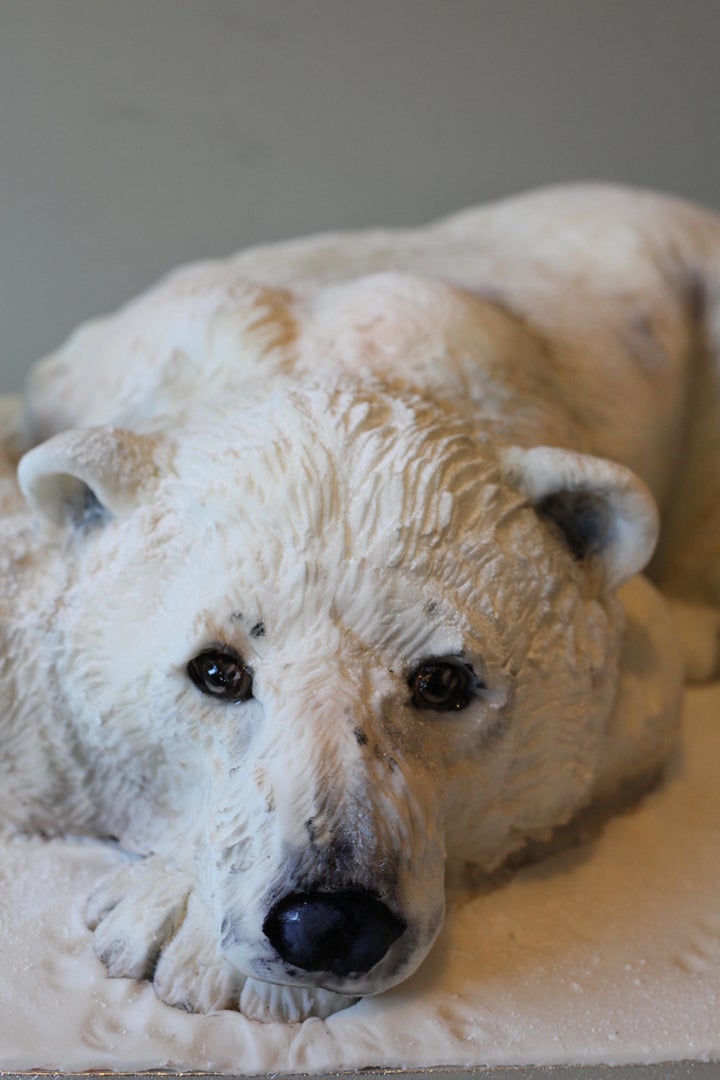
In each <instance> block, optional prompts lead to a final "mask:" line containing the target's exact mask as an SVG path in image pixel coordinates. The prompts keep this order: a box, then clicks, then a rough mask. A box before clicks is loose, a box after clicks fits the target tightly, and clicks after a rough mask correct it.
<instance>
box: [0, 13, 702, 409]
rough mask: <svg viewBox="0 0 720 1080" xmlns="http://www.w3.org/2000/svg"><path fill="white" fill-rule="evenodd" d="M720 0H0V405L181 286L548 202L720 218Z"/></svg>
mask: <svg viewBox="0 0 720 1080" xmlns="http://www.w3.org/2000/svg"><path fill="white" fill-rule="evenodd" d="M719 46H720V0H0V238H1V243H0V327H1V333H2V337H1V339H0V392H2V391H9V390H16V389H19V388H20V386H21V385H22V380H23V377H24V373H25V372H26V370H27V368H28V366H29V364H30V363H31V362H32V360H33V359H35V358H36V357H38V356H41V355H42V354H43V353H44V352H46V351H48V350H49V349H51V348H53V347H54V346H56V345H57V344H58V343H59V342H60V341H61V340H62V339H63V337H64V336H65V335H66V334H67V333H68V332H69V331H70V329H71V328H72V327H73V326H74V325H75V324H76V323H77V322H79V321H80V320H82V319H84V318H86V317H88V316H90V315H92V314H96V313H98V312H101V311H104V310H108V309H111V308H113V307H115V306H117V305H118V304H119V303H121V302H122V301H123V300H125V299H126V298H127V297H129V296H131V295H132V294H133V293H135V292H137V291H139V290H140V289H141V288H143V287H144V286H145V285H147V284H148V283H149V282H151V281H152V280H153V279H154V278H155V277H157V276H158V275H160V274H161V273H163V272H164V271H165V270H167V269H168V268H170V267H171V266H173V265H174V264H176V263H178V262H181V261H187V260H190V259H195V258H199V257H203V256H209V255H221V254H225V253H228V252H230V251H232V250H234V249H237V248H239V247H242V246H243V245H246V244H249V243H253V242H257V241H260V240H269V239H275V238H280V237H283V236H289V235H297V234H302V233H306V232H312V231H317V230H321V229H329V228H334V227H345V226H363V225H378V224H398V225H403V224H410V223H414V222H421V221H424V220H427V219H430V218H433V217H435V216H437V215H440V214H443V213H445V212H448V211H450V210H453V209H456V208H458V207H460V206H463V205H467V204H470V203H474V202H480V201H483V200H487V199H491V198H493V197H496V196H499V195H503V194H506V193H510V192H514V191H518V190H521V189H523V188H526V187H531V186H533V185H537V184H542V183H547V182H549V181H553V180H560V179H570V178H602V177H604V178H608V179H614V180H621V181H626V182H631V183H639V184H645V185H650V186H653V187H657V188H664V189H666V190H669V191H673V192H677V193H679V194H683V195H686V196H689V197H690V198H693V199H696V200H699V201H702V202H705V203H706V204H709V205H711V206H714V207H717V208H720V47H719Z"/></svg>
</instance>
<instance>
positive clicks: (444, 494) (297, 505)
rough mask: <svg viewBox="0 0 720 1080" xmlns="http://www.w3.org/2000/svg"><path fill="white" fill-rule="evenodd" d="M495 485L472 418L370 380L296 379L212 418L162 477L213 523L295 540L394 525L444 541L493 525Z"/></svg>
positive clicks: (492, 462)
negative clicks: (481, 524) (481, 522)
mask: <svg viewBox="0 0 720 1080" xmlns="http://www.w3.org/2000/svg"><path fill="white" fill-rule="evenodd" d="M503 487H504V486H503V485H502V484H501V481H500V477H499V471H498V467H497V462H496V458H495V454H494V451H493V449H492V447H491V445H490V444H489V442H488V441H487V440H485V439H483V437H482V435H481V434H480V433H479V432H478V431H476V430H475V428H474V427H473V425H472V424H471V422H470V421H469V420H467V419H466V418H463V417H459V416H457V415H455V414H452V413H451V412H449V411H446V410H445V409H444V408H443V407H442V406H441V405H438V404H437V403H436V402H433V401H431V400H429V399H425V398H423V397H422V396H420V395H417V394H414V393H413V392H409V391H403V389H402V388H398V387H388V386H387V385H385V384H382V383H379V382H375V381H373V380H368V382H367V384H366V385H365V386H363V387H362V388H358V387H357V385H354V386H352V387H346V386H345V385H343V383H342V380H340V381H339V382H338V383H336V384H335V385H334V386H330V387H328V386H320V385H316V386H307V385H303V386H302V387H298V388H295V389H293V390H290V391H289V392H287V391H286V392H284V393H281V394H278V395H277V396H270V397H269V398H268V400H266V401H263V402H261V403H258V404H256V405H254V406H252V407H249V408H246V409H245V410H243V411H242V412H239V413H234V414H233V413H227V414H225V415H218V416H216V417H215V423H214V425H213V427H212V428H206V429H204V430H200V431H194V432H192V433H190V434H189V435H188V436H187V437H184V438H183V439H182V441H181V442H180V444H179V446H178V448H177V452H176V455H175V459H174V472H173V476H172V477H171V478H169V481H168V493H170V489H172V496H171V497H172V498H174V499H175V500H176V501H177V502H179V503H189V504H192V505H193V506H194V507H195V508H196V509H197V508H199V509H201V511H202V514H203V515H204V516H205V517H206V518H207V520H208V521H212V522H213V523H214V525H216V524H219V523H223V524H227V525H228V526H230V525H231V524H232V523H234V522H240V521H243V522H251V523H252V527H253V529H254V531H255V533H257V534H259V533H264V532H267V533H271V534H273V535H275V536H277V537H278V538H282V539H283V542H285V543H288V544H290V545H291V546H293V547H295V546H297V545H298V544H300V545H301V546H303V545H305V544H306V543H308V542H309V541H310V540H311V539H312V538H313V537H315V538H318V539H322V538H327V536H328V535H329V533H330V532H332V531H333V529H338V528H341V529H343V530H345V531H346V532H347V530H350V533H349V536H350V537H352V538H355V539H356V540H357V541H358V542H360V541H361V540H362V541H364V542H367V541H369V540H370V538H371V537H373V536H376V537H377V538H379V537H380V536H382V537H385V538H386V539H389V538H390V537H391V536H392V535H393V532H397V530H402V531H403V532H405V533H407V532H411V533H413V534H414V535H416V536H417V537H418V538H419V537H426V538H430V537H433V538H435V539H436V540H437V539H438V538H440V537H446V538H450V537H451V536H453V535H455V534H457V533H458V531H465V530H466V529H467V528H469V527H472V526H473V525H474V524H476V519H477V517H478V515H480V516H481V517H482V518H484V519H485V520H490V519H491V518H492V514H493V509H492V507H493V506H494V505H495V504H499V502H501V501H503V499H502V498H501V496H500V494H499V492H500V489H501V488H503ZM504 491H505V499H504V501H505V502H507V501H511V502H513V501H514V502H517V501H519V500H518V499H517V498H516V497H514V495H513V493H511V492H510V491H509V490H508V489H507V488H504ZM483 493H484V494H483Z"/></svg>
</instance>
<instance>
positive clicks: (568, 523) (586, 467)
mask: <svg viewBox="0 0 720 1080" xmlns="http://www.w3.org/2000/svg"><path fill="white" fill-rule="evenodd" d="M500 464H501V468H502V470H503V472H504V474H505V478H506V480H507V481H508V482H509V483H510V484H511V486H512V487H514V488H515V489H516V490H518V491H520V492H522V493H523V494H524V495H526V496H527V497H528V499H529V500H530V502H531V503H532V504H533V506H534V507H535V510H536V511H537V513H538V514H539V515H540V517H542V518H544V519H546V520H547V521H550V522H552V523H553V525H554V526H555V527H556V528H557V529H559V530H560V531H561V532H562V535H563V539H564V541H565V543H566V544H567V546H568V548H569V549H570V551H571V552H572V554H573V555H574V556H575V558H576V559H578V560H581V559H588V560H589V559H592V560H593V561H594V562H598V563H599V564H600V565H601V566H602V569H603V573H604V583H605V587H606V588H607V589H615V588H617V587H618V586H619V585H621V584H622V583H623V582H624V581H626V580H627V579H628V578H630V577H632V576H633V574H637V573H639V572H640V571H641V570H642V569H643V568H644V567H645V566H646V564H647V563H648V561H649V559H650V557H651V555H652V553H653V550H654V548H655V544H656V542H657V536H658V512H657V507H656V505H655V500H654V499H653V497H652V495H651V494H650V491H649V490H648V488H647V487H646V486H645V484H644V483H643V482H642V481H641V480H640V479H639V478H638V477H637V476H636V475H635V473H633V472H631V471H630V469H626V468H624V467H623V466H622V465H615V464H614V463H613V462H611V461H606V460H605V459H603V458H596V457H592V456H590V455H588V454H577V453H574V452H572V451H570V450H561V449H559V448H557V447H552V446H536V447H532V448H531V449H522V448H520V447H515V446H513V447H508V448H506V449H505V450H504V451H502V452H501V454H500Z"/></svg>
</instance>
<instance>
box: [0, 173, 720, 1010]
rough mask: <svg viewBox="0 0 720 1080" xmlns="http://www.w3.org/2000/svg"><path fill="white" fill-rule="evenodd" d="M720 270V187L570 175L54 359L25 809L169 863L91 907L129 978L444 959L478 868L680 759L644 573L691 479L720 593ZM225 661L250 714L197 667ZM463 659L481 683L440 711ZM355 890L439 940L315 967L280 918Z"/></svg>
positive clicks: (6, 703) (699, 546)
mask: <svg viewBox="0 0 720 1080" xmlns="http://www.w3.org/2000/svg"><path fill="white" fill-rule="evenodd" d="M719 266H720V225H719V224H718V221H717V220H716V219H714V218H713V217H711V216H710V215H706V214H704V213H703V212H702V211H699V210H697V209H695V208H692V207H688V206H686V205H684V204H681V203H678V202H675V201H673V200H669V199H663V198H662V197H660V196H654V195H649V194H642V193H630V192H625V191H621V190H616V189H611V188H602V187H596V188H568V189H558V190H555V191H550V192H542V193H539V194H537V195H530V196H527V197H524V198H521V199H516V200H509V201H508V202H506V203H501V204H499V205H498V206H496V207H490V208H487V209H482V210H477V211H468V212H466V213H465V214H461V215H459V216H457V217H455V218H451V219H449V220H448V221H446V222H442V223H440V224H438V225H435V226H431V227H430V228H428V229H426V230H418V231H416V232H411V233H390V232H386V233H369V234H357V235H352V234H350V235H347V236H342V235H339V236H331V237H321V238H314V239H310V240H306V241H299V242H293V243H291V244H287V245H277V246H275V247H273V248H266V249H257V250H255V251H252V252H248V253H246V254H242V255H240V256H237V257H236V258H235V259H232V260H229V261H228V262H227V263H218V264H203V265H200V266H197V267H190V268H187V269H184V270H182V271H179V272H177V273H176V274H174V275H173V276H172V277H170V278H169V279H168V280H167V281H166V282H164V283H162V284H161V285H159V286H158V287H157V288H156V289H154V290H152V291H151V292H149V293H148V294H146V295H145V296H144V297H141V298H140V299H139V300H138V301H136V302H135V303H134V304H131V305H129V306H128V307H127V308H126V309H124V310H123V311H121V312H120V313H119V314H118V315H116V316H113V317H111V318H109V319H106V320H102V321H100V322H97V323H95V324H91V325H90V326H88V327H85V328H82V329H81V330H80V331H78V332H77V333H76V334H75V335H74V336H73V338H71V340H70V342H69V343H68V344H67V345H66V346H65V348H64V349H63V350H61V352H59V353H58V354H56V355H55V356H54V357H51V358H49V359H48V360H46V361H45V362H44V363H43V364H41V365H40V366H39V367H38V369H37V371H36V373H35V375H34V376H33V380H32V382H31V384H30V387H29V391H28V399H27V402H26V417H27V422H26V430H25V440H26V443H27V444H28V445H30V444H33V443H39V445H36V446H35V448H34V449H31V450H30V451H29V452H28V453H27V454H26V455H25V457H24V458H23V459H22V461H21V463H20V468H19V479H20V486H21V489H22V492H23V493H24V496H25V499H26V503H27V507H28V508H29V509H27V508H25V507H24V506H23V505H21V501H20V495H19V492H18V491H17V490H16V489H15V487H14V484H13V480H12V472H13V465H14V461H15V459H16V458H17V456H18V434H17V424H16V423H14V422H13V424H11V423H10V420H9V419H8V421H7V425H6V430H7V432H8V437H7V442H6V454H5V457H6V469H5V477H4V479H3V484H4V485H5V486H4V487H3V488H2V492H3V502H2V506H3V509H4V514H5V517H4V519H3V521H2V524H1V525H0V528H1V529H2V535H1V539H2V546H1V547H0V573H1V574H2V580H3V607H2V618H1V621H0V640H1V642H2V652H1V653H0V675H1V676H2V682H1V683H0V694H1V695H2V709H3V725H4V731H3V748H4V773H5V775H4V783H3V785H2V790H1V792H0V813H2V816H3V818H4V820H5V821H6V822H8V823H9V824H11V825H14V826H16V827H18V828H22V829H35V830H41V831H44V832H51V831H62V830H73V831H81V832H89V833H92V834H94V835H100V836H110V837H114V838H116V839H117V840H119V842H120V843H121V844H122V846H123V847H124V848H126V849H127V850H128V851H129V852H132V853H134V854H135V855H141V856H145V858H143V859H141V860H138V859H136V858H132V859H129V861H128V865H127V866H126V867H124V868H123V869H121V870H120V871H119V872H117V873H115V874H114V876H112V877H111V878H110V879H109V880H107V881H103V882H101V883H100V884H99V886H98V889H97V891H96V893H95V894H94V896H93V897H92V898H91V901H90V905H89V909H88V919H89V923H90V925H91V926H92V927H93V928H94V929H95V935H96V947H97V951H98V954H99V955H100V956H101V957H102V958H103V960H104V961H105V963H106V965H107V967H108V971H109V973H110V974H111V975H118V976H129V977H133V978H152V979H153V980H154V985H155V987H156V989H157V991H158V993H159V994H160V996H161V997H162V998H163V999H164V1000H166V1001H168V1002H169V1003H171V1004H174V1005H181V1006H183V1007H186V1008H190V1009H195V1010H203V1011H207V1010H211V1009H217V1008H226V1007H234V1008H238V1007H239V1008H240V1009H242V1011H244V1012H246V1013H247V1014H248V1015H251V1016H254V1017H256V1018H258V1019H270V1018H279V1019H284V1020H288V1021H290V1020H297V1019H300V1018H302V1017H303V1016H306V1015H312V1014H314V1015H328V1014H329V1013H330V1012H332V1011H334V1010H335V1009H337V1008H339V1007H342V1005H343V1004H345V1003H347V1002H348V1001H350V1000H352V999H353V998H354V997H357V996H358V995H363V994H373V993H378V992H380V991H382V990H383V989H385V988H387V987H389V986H391V985H393V984H394V983H396V982H398V981H400V980H402V979H403V978H405V977H406V975H407V974H409V972H411V971H412V970H414V969H415V968H416V967H417V965H418V964H419V963H420V962H421V960H422V958H423V957H424V956H425V955H426V953H427V952H428V950H429V949H430V948H431V946H432V943H433V940H434V938H435V936H436V934H437V931H438V929H439V927H440V925H441V922H442V918H443V910H444V873H445V866H446V862H447V860H449V861H450V864H451V865H452V866H454V867H461V866H463V865H464V864H467V863H470V864H475V865H478V866H480V867H481V868H483V869H484V870H490V869H492V868H493V867H495V866H497V865H498V864H500V863H501V862H502V861H504V860H505V859H506V858H507V857H508V856H509V855H511V854H512V853H513V852H516V851H518V850H520V849H522V848H523V847H524V846H525V845H526V844H527V843H528V842H529V841H536V840H539V841H543V840H546V839H547V838H549V836H550V835H551V834H552V832H553V830H555V829H557V828H558V827H559V826H562V825H564V824H566V823H567V822H568V821H570V820H571V818H572V817H573V816H574V815H575V814H576V813H577V812H578V811H579V810H580V809H582V808H583V807H585V806H587V805H588V804H589V803H590V802H591V801H592V800H593V799H612V798H613V797H616V796H617V795H618V794H619V793H620V792H622V791H623V790H625V789H629V788H637V787H638V785H640V784H642V783H644V782H647V780H648V779H649V778H651V777H652V776H653V775H654V774H655V773H656V771H657V770H658V768H659V767H660V765H661V763H662V761H663V760H664V758H665V756H666V754H667V752H668V750H669V748H670V746H671V744H672V740H673V737H674V733H675V728H676V723H677V715H678V705H679V695H680V685H681V672H680V663H679V659H678V654H677V648H676V644H675V637H674V633H673V630H672V628H671V624H670V621H669V616H668V615H667V613H666V609H665V606H664V604H663V602H662V600H661V599H660V597H659V595H658V593H657V592H656V591H655V590H654V589H653V587H652V586H651V585H650V584H649V583H648V582H647V581H645V580H644V579H639V578H637V577H635V576H634V575H636V574H638V573H639V572H640V571H641V570H642V569H643V568H644V566H645V565H646V564H647V562H648V560H649V559H650V557H651V555H652V552H653V547H654V545H655V541H656V536H657V528H658V515H657V509H656V501H657V502H659V504H660V510H661V514H662V519H663V523H662V529H661V544H660V549H659V554H658V556H657V559H656V563H655V567H656V576H657V577H658V580H659V581H660V583H661V585H666V586H667V587H668V588H669V589H670V590H671V591H673V592H674V593H675V594H677V596H678V597H681V598H683V599H684V600H687V601H691V602H697V601H698V599H699V598H702V599H704V600H709V601H710V603H711V604H715V605H717V604H718V602H720V565H719V563H718V559H717V554H718V549H719V542H720V539H719V536H718V528H717V526H718V514H720V509H718V507H720V498H718V495H720V492H719V491H718V488H720V481H719V480H718V479H717V476H718V474H719V473H720V470H718V468H717V465H718V462H720V438H718V436H717V435H716V431H717V430H718V423H717V420H718V405H719V404H720V402H718V396H717V389H716V388H717V386H718V377H719V372H718V356H717V347H716V344H717V337H718V336H719V335H718V324H719V323H720V319H719V318H718V316H717V314H716V311H717V304H718V295H719V292H720V290H719V287H718V281H719V280H720V271H719V269H718V268H719ZM698 386H701V387H702V388H703V393H702V394H701V395H700V396H698V393H697V388H698ZM7 415H8V416H9V415H10V414H9V412H8V413H7ZM42 440H47V441H42ZM713 453H715V457H713ZM692 552H695V557H692ZM688 553H690V554H688ZM678 566H679V567H680V569H678ZM625 582H627V584H625V585H624V583H625ZM621 586H622V587H621ZM618 589H619V591H618ZM717 625H718V624H717V620H716V621H713V620H712V618H710V617H709V619H708V627H709V632H710V633H711V636H712V645H711V646H708V644H707V642H706V641H703V643H702V644H701V645H698V647H697V648H695V649H694V653H693V655H694V656H695V657H697V658H698V659H697V662H696V663H695V666H694V669H693V670H694V671H695V673H696V674H699V675H701V676H703V677H708V676H711V675H712V674H713V673H714V670H715V667H716V663H717V651H716V632H717ZM209 649H221V650H223V651H224V652H227V651H228V650H232V651H233V653H234V654H236V655H238V656H240V657H242V660H243V661H244V663H245V665H246V666H247V669H248V670H249V672H250V673H251V675H252V696H251V697H249V698H248V700H245V701H241V702H238V703H226V702H222V701H219V700H216V699H213V698H212V697H210V696H208V695H207V694H203V693H201V692H200V691H199V689H198V688H197V686H195V685H194V684H193V683H192V681H191V680H190V678H189V677H188V663H189V662H190V661H191V660H192V659H193V657H196V656H198V655H199V654H201V653H202V652H203V651H204V650H209ZM447 658H451V660H452V662H453V663H456V664H461V665H464V667H465V668H466V669H468V670H471V672H472V675H473V689H472V693H471V695H470V699H469V700H468V701H467V702H463V703H462V705H463V707H459V708H457V709H455V708H451V709H448V710H447V711H435V710H433V709H430V708H427V707H423V705H422V702H419V701H418V700H417V698H416V696H415V694H414V692H413V690H412V688H411V686H410V685H409V683H412V681H413V677H414V676H413V673H415V672H417V671H418V670H419V669H420V668H422V666H423V665H426V664H428V663H429V662H434V661H445V660H446V659H447ZM352 890H355V891H357V892H362V893H363V895H366V894H367V895H369V894H372V896H374V897H375V898H376V899H377V900H378V901H379V902H381V903H382V904H383V905H384V906H385V908H386V909H387V910H389V911H390V912H391V913H392V914H393V916H394V917H396V918H397V919H399V920H401V922H402V924H403V926H404V929H403V932H402V933H401V934H400V935H399V937H398V938H397V940H396V941H394V943H393V944H391V945H390V946H389V947H388V949H387V951H386V952H385V954H384V955H383V956H382V957H381V958H380V960H379V961H377V963H374V964H373V966H372V967H371V969H370V970H363V971H351V972H349V973H340V974H339V973H337V972H330V971H324V970H317V971H316V970H305V969H303V968H301V967H298V965H297V964H296V963H291V962H288V961H287V960H285V959H283V957H282V956H281V955H280V954H279V953H278V951H277V950H276V948H275V947H274V945H273V944H272V942H271V941H270V939H269V937H268V935H267V934H266V932H265V925H266V923H265V921H266V919H267V918H268V915H269V912H271V911H272V910H273V909H274V905H275V904H277V903H278V901H279V900H281V899H282V898H284V897H288V896H292V895H294V894H303V895H306V894H308V893H311V894H312V893H317V892H320V893H322V894H323V895H330V896H332V895H334V894H340V895H342V894H344V893H346V892H348V891H352Z"/></svg>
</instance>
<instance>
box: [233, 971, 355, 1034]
mask: <svg viewBox="0 0 720 1080" xmlns="http://www.w3.org/2000/svg"><path fill="white" fill-rule="evenodd" d="M357 1000H358V999H357V998H356V997H348V996H347V995H346V994H336V993H335V992H334V991H333V990H324V989H323V988H322V987H317V986H284V985H280V984H279V983H267V982H261V981H260V980H259V979H246V980H245V985H244V986H243V989H242V993H241V994H240V1001H239V1004H238V1008H239V1011H240V1012H241V1013H242V1014H243V1016H246V1017H247V1018H248V1019H249V1020H259V1021H260V1022H261V1023H264V1024H270V1023H281V1024H296V1023H300V1022H302V1021H303V1020H308V1019H310V1017H317V1018H318V1019H320V1020H326V1019H327V1018H328V1017H329V1016H332V1015H333V1013H336V1012H340V1010H341V1009H347V1008H348V1007H349V1006H350V1005H354V1004H355V1002H356V1001H357Z"/></svg>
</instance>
